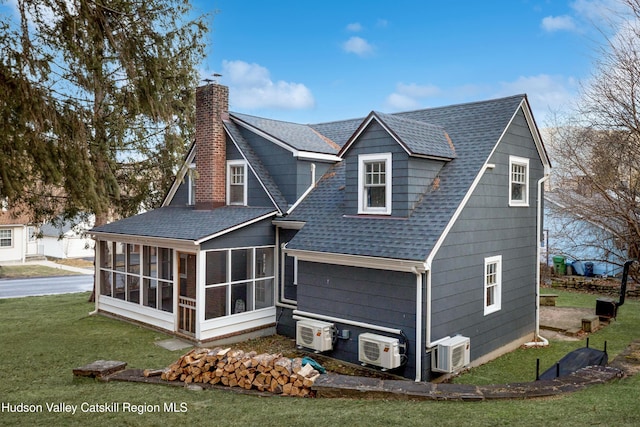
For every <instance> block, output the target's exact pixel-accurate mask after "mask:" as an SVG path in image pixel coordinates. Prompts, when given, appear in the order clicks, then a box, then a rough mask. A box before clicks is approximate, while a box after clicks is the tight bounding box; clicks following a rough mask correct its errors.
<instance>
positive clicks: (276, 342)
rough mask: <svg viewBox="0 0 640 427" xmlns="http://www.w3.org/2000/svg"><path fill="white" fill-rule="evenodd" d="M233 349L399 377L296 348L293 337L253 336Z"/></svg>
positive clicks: (350, 371)
mask: <svg viewBox="0 0 640 427" xmlns="http://www.w3.org/2000/svg"><path fill="white" fill-rule="evenodd" d="M230 347H232V348H234V349H240V350H243V351H246V352H249V351H255V352H257V353H258V354H260V353H269V354H273V353H281V354H282V355H283V356H285V357H289V358H292V359H293V358H296V357H309V358H311V359H313V360H315V361H316V362H318V363H319V364H320V365H322V367H323V368H325V369H326V370H327V371H329V372H335V373H337V374H342V375H353V376H359V377H373V378H380V379H399V378H402V377H400V376H398V375H393V374H390V373H388V372H382V371H380V370H377V369H371V368H367V367H364V366H360V365H356V364H353V363H348V362H344V361H342V360H337V359H333V358H331V357H327V356H324V355H322V354H317V353H313V352H310V351H305V350H301V349H298V348H297V347H296V341H295V339H292V338H288V337H284V336H281V335H272V336H269V337H263V338H255V339H252V340H248V341H244V342H240V343H237V344H233V345H230Z"/></svg>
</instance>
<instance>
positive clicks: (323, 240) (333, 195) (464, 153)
mask: <svg viewBox="0 0 640 427" xmlns="http://www.w3.org/2000/svg"><path fill="white" fill-rule="evenodd" d="M521 107H523V108H524V109H525V110H528V108H529V106H528V103H527V102H526V97H525V95H517V96H512V97H507V98H501V99H495V100H489V101H482V102H475V103H468V104H460V105H453V106H449V107H440V108H431V109H426V110H418V111H412V112H406V113H397V114H393V115H392V116H393V117H394V118H399V119H400V120H395V119H394V118H392V119H389V117H387V116H388V115H385V116H384V118H385V119H386V120H387V121H388V122H390V123H393V124H392V127H395V128H399V127H402V124H403V123H406V122H403V121H402V119H408V120H414V121H418V122H424V123H428V124H430V125H431V126H437V127H440V128H443V129H446V130H447V133H448V134H449V136H450V138H451V140H452V141H453V143H454V145H455V158H454V159H453V160H451V161H449V162H448V163H447V164H446V165H445V166H444V167H443V168H442V169H441V171H440V175H439V178H440V184H439V186H438V187H437V188H431V189H430V190H428V191H426V192H425V194H424V195H423V197H422V200H421V201H420V202H419V203H418V204H417V205H416V207H415V209H414V210H413V212H412V214H411V215H410V216H409V217H407V218H392V217H380V218H376V217H371V216H367V217H362V216H346V215H344V213H345V212H344V209H343V200H344V193H345V187H344V184H345V165H344V164H342V163H339V164H336V165H335V166H333V168H332V169H331V170H330V171H329V172H328V173H327V174H325V176H324V177H323V179H321V180H320V182H319V183H318V186H317V187H316V189H315V190H314V191H312V192H311V193H310V194H309V196H308V197H307V199H305V200H304V201H303V202H302V203H301V204H300V205H299V206H298V207H297V208H296V209H295V210H294V211H293V212H292V213H291V215H290V216H288V217H286V218H284V219H283V221H296V222H305V223H306V224H305V226H304V227H303V228H302V229H301V230H300V231H299V232H298V233H297V234H296V235H295V237H294V238H293V239H292V240H291V241H290V242H289V243H288V245H287V248H288V249H294V250H295V249H297V250H301V251H313V252H325V253H334V254H346V255H356V256H367V257H381V258H390V259H404V260H415V261H425V259H426V258H427V257H428V256H429V254H430V253H431V251H432V250H433V249H434V248H435V247H436V245H437V244H438V241H439V239H440V237H441V236H442V235H443V233H445V230H446V229H447V227H448V225H449V223H450V222H451V221H452V219H453V218H454V216H455V215H456V212H457V210H458V208H459V207H460V206H461V204H462V203H463V201H464V200H465V197H466V195H467V193H469V192H470V189H471V188H472V187H473V184H474V182H475V181H476V178H477V177H478V176H479V175H480V173H481V172H482V171H483V169H484V165H485V164H486V163H487V161H488V159H489V158H490V156H491V154H492V152H493V150H494V148H495V147H496V145H497V144H498V142H499V141H500V139H501V138H502V135H503V133H504V132H505V130H506V129H507V127H508V125H509V124H510V122H511V121H512V120H513V118H514V117H515V115H516V113H517V112H518V111H519V109H520V108H521ZM346 128H347V126H345V127H343V128H342V129H346ZM330 129H332V130H334V131H336V133H335V134H334V137H335V138H338V139H340V138H341V135H339V134H338V132H337V131H338V130H339V129H341V128H340V126H338V125H337V124H333V125H332V126H331V127H330ZM405 138H406V137H405ZM544 155H545V154H544V153H543V154H541V156H544ZM544 161H545V160H544V159H543V162H544ZM318 207H322V208H321V209H319V208H318Z"/></svg>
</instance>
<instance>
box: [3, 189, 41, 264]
mask: <svg viewBox="0 0 640 427" xmlns="http://www.w3.org/2000/svg"><path fill="white" fill-rule="evenodd" d="M37 255H38V243H37V229H36V227H34V226H33V225H32V224H31V221H30V218H29V216H28V215H27V214H25V213H24V212H22V211H20V210H17V209H12V208H10V207H9V206H8V205H7V203H6V202H4V201H3V202H2V205H1V206H0V262H25V261H26V260H27V258H30V257H32V256H37Z"/></svg>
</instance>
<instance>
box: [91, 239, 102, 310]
mask: <svg viewBox="0 0 640 427" xmlns="http://www.w3.org/2000/svg"><path fill="white" fill-rule="evenodd" d="M99 248H100V240H97V241H96V244H95V245H94V247H93V252H94V256H93V303H94V306H95V308H94V309H93V311H90V312H89V314H88V315H89V316H93V315H95V314H98V298H99V297H100V293H99V292H98V291H99V288H100V286H98V285H99V283H98V280H100V279H99V277H100V274H96V268H98V267H99V266H100V265H101V264H102V260H101V259H100V250H99ZM98 271H99V270H98Z"/></svg>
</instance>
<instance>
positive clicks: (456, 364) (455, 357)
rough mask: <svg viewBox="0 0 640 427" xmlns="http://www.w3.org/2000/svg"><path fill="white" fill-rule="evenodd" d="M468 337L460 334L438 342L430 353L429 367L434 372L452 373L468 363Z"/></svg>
mask: <svg viewBox="0 0 640 427" xmlns="http://www.w3.org/2000/svg"><path fill="white" fill-rule="evenodd" d="M470 346H471V343H470V341H469V338H467V337H463V336H461V335H456V336H455V337H452V338H448V339H446V340H443V341H442V342H440V343H438V345H437V346H436V348H435V349H434V351H433V353H432V354H431V369H432V370H433V371H436V372H446V373H452V372H456V371H459V370H460V369H462V368H464V367H465V366H467V365H468V364H469V350H470Z"/></svg>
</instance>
